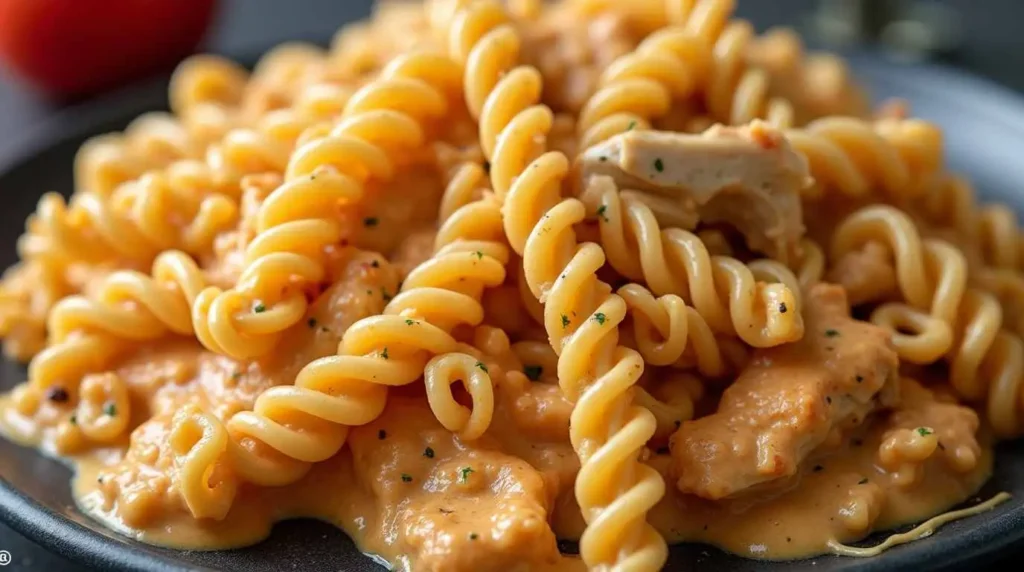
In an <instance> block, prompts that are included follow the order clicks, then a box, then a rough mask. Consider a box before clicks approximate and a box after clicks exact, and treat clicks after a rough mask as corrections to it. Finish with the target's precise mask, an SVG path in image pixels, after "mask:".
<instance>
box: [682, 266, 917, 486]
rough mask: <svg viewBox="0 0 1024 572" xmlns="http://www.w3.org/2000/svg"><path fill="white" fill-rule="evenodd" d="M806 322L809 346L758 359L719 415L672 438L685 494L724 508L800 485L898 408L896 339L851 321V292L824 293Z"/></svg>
mask: <svg viewBox="0 0 1024 572" xmlns="http://www.w3.org/2000/svg"><path fill="white" fill-rule="evenodd" d="M806 320H807V322H806V323H807V331H806V334H805V335H804V337H803V339H802V340H801V341H799V342H796V343H793V344H786V345H784V346H780V347H777V348H772V349H768V350H762V351H760V352H758V353H757V354H755V356H754V359H753V360H752V361H751V362H750V364H749V365H748V366H747V368H746V369H745V370H744V371H743V372H742V373H741V374H740V376H739V378H738V379H737V380H736V382H735V383H734V384H733V385H731V386H730V387H729V388H728V389H726V390H725V393H724V394H723V395H722V400H721V402H720V403H719V406H718V412H717V413H715V414H713V415H709V416H707V417H704V418H701V419H698V420H696V421H688V422H684V423H683V424H682V426H681V427H680V429H679V431H677V432H676V434H675V435H674V436H673V439H672V447H671V449H672V457H673V465H674V471H675V475H676V476H677V477H678V486H679V489H680V490H681V491H683V492H685V493H691V494H695V495H698V496H701V497H704V498H707V499H721V498H725V497H731V496H736V495H737V494H739V493H742V492H744V491H747V490H749V489H751V488H752V487H755V486H756V485H762V484H765V483H769V482H771V481H776V480H778V479H782V478H785V477H789V476H792V475H794V474H796V472H797V467H798V466H799V465H800V463H801V462H802V461H803V460H804V459H805V458H806V457H807V456H808V455H809V454H810V453H811V452H812V451H814V449H815V448H816V447H818V446H819V445H821V444H823V443H824V442H825V441H826V440H827V439H828V438H829V436H830V435H832V434H833V433H834V432H836V431H839V432H842V431H847V430H850V429H852V428H854V427H856V426H858V425H860V424H861V423H863V421H864V419H865V418H866V417H867V416H868V414H869V413H871V412H872V411H874V410H875V409H876V408H878V407H880V406H884V407H889V406H892V405H894V404H895V402H896V400H897V397H898V395H897V388H898V384H896V379H897V377H898V368H899V360H898V358H897V356H896V352H895V351H894V350H893V348H892V346H891V343H890V335H889V333H888V332H886V331H885V330H883V329H882V328H879V327H877V326H874V325H872V324H869V323H867V322H861V321H857V320H854V319H852V318H850V316H849V307H848V305H847V301H846V294H845V292H844V291H843V289H842V288H840V287H838V286H834V285H829V284H819V285H817V286H815V287H814V288H813V289H812V290H811V292H810V293H809V296H808V300H807V315H806Z"/></svg>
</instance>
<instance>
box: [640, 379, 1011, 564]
mask: <svg viewBox="0 0 1024 572" xmlns="http://www.w3.org/2000/svg"><path fill="white" fill-rule="evenodd" d="M910 383H913V382H910ZM917 391H920V392H922V393H926V390H923V389H921V388H919V387H918V388H914V392H915V393H916V392H917ZM909 399H911V400H914V401H911V405H910V407H913V409H912V411H914V415H913V416H912V420H908V419H907V417H909V416H908V415H903V413H904V412H903V411H897V412H895V413H891V414H885V415H879V416H876V417H873V418H871V419H870V420H869V421H868V423H867V425H866V426H865V427H863V428H862V429H861V430H859V431H857V432H854V433H852V434H850V435H849V436H847V437H845V438H844V439H843V440H842V441H841V442H840V443H839V444H837V445H833V446H831V447H826V449H825V450H822V451H819V452H818V453H816V454H815V455H813V456H811V457H810V458H809V459H808V461H807V462H806V463H804V464H803V466H802V467H801V471H800V473H798V474H797V475H796V476H795V477H793V478H792V479H790V480H789V481H788V482H787V483H786V488H784V489H782V490H781V491H779V490H772V491H767V492H764V493H760V494H759V493H753V494H751V495H749V496H743V497H739V498H735V499H726V500H720V501H707V500H704V499H700V498H697V497H695V496H690V495H682V494H670V495H669V496H668V497H666V499H665V500H664V501H663V502H662V503H661V504H660V505H659V506H658V507H657V509H656V510H655V512H654V513H653V514H652V517H651V518H652V520H653V522H655V523H657V526H658V527H659V529H660V530H662V532H663V533H664V534H666V537H667V538H669V539H671V540H673V541H699V542H706V543H708V544H713V545H715V546H718V547H720V548H722V549H724V550H726V551H728V552H732V553H734V554H738V555H740V556H744V557H747V558H758V559H769V560H787V559H793V558H802V557H807V556H812V555H816V554H822V553H827V552H830V547H829V545H830V543H832V542H835V541H838V542H842V543H847V544H848V543H851V542H856V541H858V540H860V539H862V538H864V537H866V536H867V535H868V534H870V533H871V532H874V531H882V530H889V529H892V528H895V527H898V526H901V525H905V524H909V523H915V522H919V521H922V520H925V519H928V518H929V517H931V516H933V515H936V514H938V513H941V512H943V511H946V510H949V509H951V508H952V507H954V506H956V505H957V504H959V503H961V502H964V501H965V500H966V499H968V498H970V497H971V496H973V495H974V494H976V493H977V491H978V490H979V489H980V488H981V486H982V485H983V484H984V483H985V481H986V480H987V479H988V477H989V475H990V474H991V470H992V461H993V457H992V448H991V443H990V440H988V439H987V437H985V438H982V439H981V442H980V443H973V436H971V435H972V433H971V430H970V425H969V422H968V423H967V424H964V423H962V422H956V423H954V424H952V426H949V425H943V424H944V423H948V422H950V421H951V420H955V417H956V416H959V415H966V416H970V415H971V413H968V412H970V410H968V409H966V408H963V407H960V406H955V405H948V404H943V403H940V402H937V401H934V400H933V399H932V398H931V397H929V396H925V395H914V396H911V397H910V398H909ZM950 408H955V410H952V411H951V410H950ZM918 427H921V428H926V427H927V428H928V429H927V430H929V431H932V430H934V431H935V435H933V436H929V438H933V437H935V436H940V438H938V439H933V441H934V442H932V443H930V444H928V445H926V446H925V449H927V454H926V455H923V456H924V458H923V459H921V460H919V461H908V462H906V463H901V464H900V465H897V466H890V467H886V466H885V459H886V455H885V453H884V449H885V447H884V446H883V444H885V443H887V441H888V442H889V446H890V447H891V446H892V441H893V440H897V441H898V440H899V439H900V438H901V435H899V434H898V432H899V431H906V432H910V433H915V434H916V431H917V430H918ZM940 428H943V429H940ZM894 433H897V434H896V435H894ZM902 437H903V438H905V437H906V436H902ZM918 437H921V436H920V435H918ZM911 438H913V437H911ZM921 440H924V439H923V438H922V439H921ZM939 443H942V447H939ZM947 443H948V444H947ZM914 445H917V444H916V443H915V444H914ZM668 463H669V459H668V457H667V456H658V457H655V458H654V459H653V460H652V464H654V465H655V466H657V467H659V468H661V467H667V465H668ZM665 472H668V471H667V468H666V469H665Z"/></svg>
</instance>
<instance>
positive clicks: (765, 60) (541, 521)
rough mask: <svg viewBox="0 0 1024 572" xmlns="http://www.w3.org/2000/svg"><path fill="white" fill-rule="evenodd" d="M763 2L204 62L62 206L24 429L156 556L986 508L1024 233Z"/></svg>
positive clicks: (434, 1) (635, 544)
mask: <svg viewBox="0 0 1024 572" xmlns="http://www.w3.org/2000/svg"><path fill="white" fill-rule="evenodd" d="M736 4H737V3H736V2H735V0H632V1H629V2H621V1H615V0H561V1H560V2H555V3H545V2H543V1H542V0H423V1H422V2H419V3H416V2H412V3H410V2H390V1H388V2H382V3H380V4H379V5H378V6H377V7H376V8H375V9H374V12H373V15H372V16H371V18H370V19H369V20H368V21H363V22H356V23H353V24H350V25H346V26H344V28H343V29H341V30H340V31H339V32H338V33H337V34H336V35H335V37H334V39H333V41H332V43H331V46H330V47H329V48H328V49H326V50H325V49H322V48H320V47H316V46H312V45H309V44H304V43H289V44H284V45H281V46H279V47H278V48H275V49H273V50H271V51H270V52H269V53H268V54H267V55H266V56H264V57H263V58H262V59H261V60H259V62H258V63H257V64H256V66H255V68H254V69H253V70H252V71H251V73H250V72H247V71H245V70H244V69H243V68H242V67H239V66H237V65H235V64H232V63H231V62H228V61H227V60H222V59H221V58H218V57H215V56H198V57H196V58H192V59H190V60H188V61H186V62H185V63H184V64H182V66H181V67H179V69H178V70H176V72H175V74H174V77H173V80H172V84H171V87H170V98H171V107H172V110H173V112H172V113H150V114H145V115H143V116H142V117H140V118H139V119H137V120H136V121H134V122H133V123H131V124H129V125H128V127H126V128H125V129H124V130H123V131H122V132H119V133H111V134H107V135H103V136H100V137H97V138H94V139H92V140H90V141H89V142H88V143H86V144H85V145H84V146H83V147H82V148H81V151H80V153H79V154H78V155H77V156H76V160H75V179H76V181H75V188H73V189H70V190H71V193H70V194H65V195H64V196H60V195H56V194H48V195H45V196H44V197H43V198H42V200H41V201H40V202H39V205H38V207H37V210H36V212H35V213H34V214H33V215H32V216H30V217H29V220H28V222H27V224H26V229H25V233H24V235H23V237H22V238H21V240H20V242H19V244H18V249H19V254H20V255H21V258H22V260H21V261H20V263H19V264H18V265H15V266H14V267H12V268H10V269H8V271H7V272H6V273H5V274H4V277H3V279H2V280H0V336H3V337H4V338H5V339H4V343H5V352H6V353H8V354H13V355H17V356H19V357H22V358H25V359H27V358H29V357H32V356H34V359H32V360H31V363H30V365H29V371H28V377H27V381H25V382H24V383H22V384H20V385H19V386H17V387H16V388H14V389H13V391H11V392H10V393H9V394H7V395H0V433H2V434H3V435H4V436H5V437H9V438H10V439H12V441H17V442H20V443H24V444H31V445H35V446H38V447H39V448H41V449H43V450H45V451H47V452H52V453H56V454H59V455H61V456H64V457H67V458H68V459H69V460H71V461H73V462H74V463H75V472H76V475H77V479H76V482H75V487H74V493H75V495H76V501H78V506H79V508H80V509H81V510H82V511H83V512H85V513H87V514H88V515H90V516H92V517H95V518H96V519H97V520H100V521H102V522H103V523H104V524H108V525H110V526H111V528H114V529H116V530H119V531H122V532H126V533H130V534H132V535H134V536H136V537H137V538H141V539H143V540H144V541H146V542H151V543H153V544H158V545H164V544H166V545H168V546H176V547H178V548H184V549H193V548H197V549H198V548H207V549H226V548H235V547H241V546H243V545H246V544H250V543H253V542H258V541H259V540H260V539H261V538H263V537H265V535H266V534H267V533H268V531H269V530H270V529H271V527H272V525H273V523H274V522H275V521H276V520H277V519H281V518H287V517H292V516H295V517H301V516H313V517H321V518H324V517H330V518H332V519H333V520H334V521H336V522H337V523H338V524H339V526H341V527H343V528H345V530H346V532H348V533H349V534H350V535H351V536H352V537H353V539H354V540H355V541H356V542H357V543H358V545H359V548H360V549H361V550H364V551H365V552H367V553H373V554H376V555H379V557H380V558H381V559H384V560H386V561H387V562H388V563H389V564H391V565H393V566H395V567H403V566H404V567H410V566H411V567H414V568H423V569H431V570H449V569H451V570H479V569H492V568H493V569H504V568H509V569H512V568H524V567H525V568H530V569H533V568H537V569H542V568H543V569H549V568H554V567H558V566H560V565H567V566H570V567H571V565H572V563H571V562H570V560H572V559H574V557H572V556H569V555H565V554H562V553H563V552H564V551H565V548H564V547H563V546H562V545H561V544H560V542H559V539H562V538H564V539H565V540H569V541H572V540H574V539H578V540H579V543H578V546H579V554H580V558H579V561H577V562H576V564H580V565H582V566H585V567H587V568H588V569H593V570H612V569H614V570H629V571H633V570H638V571H642V570H659V569H662V568H664V567H665V566H666V564H667V557H668V544H669V543H675V542H693V541H698V542H707V543H711V544H714V545H716V546H719V547H721V548H722V549H723V550H726V551H729V552H735V553H744V551H745V550H748V549H749V547H750V546H751V545H752V543H754V544H756V545H757V546H758V547H759V548H758V550H757V554H756V555H754V556H756V557H763V558H767V559H785V558H789V557H803V556H812V555H814V554H819V553H828V552H829V551H832V552H834V553H836V554H853V555H857V556H860V555H867V554H868V553H869V552H872V551H873V550H874V549H853V548H850V547H849V546H848V544H849V543H852V542H857V541H858V539H860V538H863V537H865V536H866V535H868V534H870V533H872V532H874V531H877V530H878V529H881V528H883V527H885V526H886V525H887V523H890V522H894V521H896V520H902V519H903V518H904V517H907V518H906V519H907V520H910V519H911V518H917V517H918V516H921V515H922V514H923V513H924V512H927V513H928V514H934V513H935V512H938V511H940V510H942V509H943V508H944V507H946V506H948V505H949V504H951V503H954V502H960V501H964V500H965V499H967V498H968V497H969V496H970V495H972V494H974V491H977V490H979V487H982V486H983V484H984V482H985V479H987V478H988V477H989V471H990V468H991V463H990V461H991V459H992V453H993V449H992V442H991V439H989V438H988V437H989V435H988V434H987V433H994V435H995V436H996V437H998V438H1009V437H1014V436H1017V435H1020V434H1024V387H1022V386H1024V341H1022V340H1024V335H1022V334H1024V254H1021V252H1022V248H1024V239H1022V238H1021V232H1020V228H1019V223H1018V222H1017V220H1016V217H1015V216H1014V215H1013V213H1012V211H1011V210H1010V209H1009V208H1007V207H1003V206H1002V205H999V204H995V203H992V204H987V203H984V202H982V201H980V200H978V199H977V198H976V197H975V196H974V191H973V189H972V188H971V186H970V184H969V183H968V182H967V181H966V180H963V178H961V177H960V176H959V175H957V174H954V173H952V172H950V171H948V170H947V169H948V167H947V166H946V164H945V162H944V157H943V154H944V143H943V134H942V132H941V130H940V129H939V128H938V127H937V126H936V125H934V124H932V123H930V122H928V121H925V120H921V119H913V118H911V117H910V108H909V104H903V103H900V102H895V103H891V104H885V105H883V106H882V107H881V108H880V109H878V110H877V111H876V112H874V113H871V112H869V111H868V110H867V108H862V106H861V105H860V104H863V97H862V95H863V94H862V92H861V91H860V90H859V89H857V86H855V85H850V84H849V82H850V81H851V80H850V76H849V70H848V69H847V67H846V66H845V64H844V63H843V62H842V61H841V60H838V59H831V58H830V57H829V56H821V55H817V54H805V53H804V50H803V47H802V46H801V45H800V43H799V41H798V40H796V39H795V37H790V36H788V35H786V34H780V33H777V32H776V33H769V34H767V35H765V36H762V37H758V36H756V35H755V33H754V31H753V29H752V27H751V26H750V24H749V23H747V22H745V21H743V20H741V19H736V15H735V14H734V9H735V8H736ZM829 110H831V111H829ZM737 123H738V124H743V125H741V126H738V127H732V126H730V125H731V124H737ZM630 131H634V132H633V133H629V132H630ZM698 132H699V134H698ZM810 175H813V180H812V177H811V176H810ZM812 183H813V184H814V185H815V186H813V187H812V186H811V185H812ZM64 197H67V198H64ZM375 251H376V252H375ZM911 378H914V379H917V378H921V379H927V380H928V387H927V388H925V387H924V386H923V385H920V384H918V383H917V382H916V381H914V380H913V379H911ZM980 418H984V420H985V424H986V425H987V426H988V427H990V428H991V431H987V430H986V429H988V427H985V428H983V427H982V424H981V419H980ZM862 445H866V446H862ZM826 465H827V468H826ZM569 495H572V496H569ZM826 497H827V498H828V499H832V500H834V501H835V502H825V503H817V502H815V503H811V504H807V503H806V502H805V501H806V499H808V498H811V499H819V498H826ZM751 499H755V500H756V502H753V503H751V502H747V501H749V500H751ZM1004 499H1005V497H1004V496H999V497H997V498H996V499H995V500H994V501H993V502H991V503H982V504H981V505H979V507H982V508H986V507H987V508H990V507H991V506H994V504H995V503H996V502H999V501H1001V500H1004ZM911 501H912V502H911ZM812 505H813V506H812ZM794 509H796V510H794ZM890 509H891V510H890ZM975 509H977V510H979V511H980V510H981V509H980V508H978V507H975ZM975 509H971V510H975ZM965 514H967V513H966V512H964V511H955V512H952V513H947V514H946V515H942V516H939V517H935V518H933V519H932V520H930V521H928V522H926V523H925V524H924V525H922V526H923V527H924V528H921V530H926V529H927V527H928V526H932V523H938V522H943V521H944V520H943V519H952V518H960V517H961V516H963V515H965ZM332 515H333V516H332ZM809 517H813V518H812V520H814V521H816V522H825V521H826V520H827V521H828V522H829V523H830V524H829V526H822V527H812V528H808V527H806V526H805V524H806V522H805V521H807V520H808V518H809ZM832 517H834V518H832ZM769 521H770V522H772V525H770V526H769V528H770V529H771V530H768V529H765V528H764V523H765V522H769ZM762 529H764V530H762ZM915 534H917V533H916V532H915ZM910 536H912V535H902V536H900V538H898V539H897V540H896V541H895V542H903V540H902V539H903V538H909V537H910ZM889 544H890V543H884V544H883V545H882V546H883V547H885V546H888V545H889Z"/></svg>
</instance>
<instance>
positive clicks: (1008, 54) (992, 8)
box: [0, 0, 1024, 572]
mask: <svg viewBox="0 0 1024 572" xmlns="http://www.w3.org/2000/svg"><path fill="white" fill-rule="evenodd" d="M926 1H927V0H926ZM739 3H740V14H741V15H742V16H744V17H747V18H750V19H751V20H752V21H753V22H754V23H755V24H756V25H757V26H758V28H759V29H764V28H766V27H768V26H776V25H794V24H799V23H801V22H804V21H806V17H807V15H808V13H809V11H810V10H811V8H812V7H813V6H814V0H771V1H765V0H740V2H739ZM945 3H946V4H948V5H950V6H951V7H953V8H954V9H956V10H958V14H959V16H960V18H959V22H960V25H961V26H962V30H963V34H964V37H965V41H964V45H963V46H962V48H961V49H960V50H959V51H958V52H957V53H955V54H954V55H952V56H951V57H948V58H946V60H945V61H946V63H948V64H950V65H954V66H956V67H960V68H963V69H966V70H968V71H970V72H972V73H975V74H979V75H982V76H986V77H988V78H990V79H992V80H994V81H996V82H998V83H1001V84H1003V85H1006V86H1008V87H1011V88H1013V89H1016V90H1018V91H1022V92H1024V38H1022V37H1021V34H1020V26H1019V22H1020V21H1021V16H1024V2H1022V1H1021V0H984V2H977V1H971V0H946V2H945ZM370 6H371V0H290V1H289V2H283V1H281V0H225V1H224V3H223V7H222V10H221V13H220V15H219V18H218V21H217V23H216V24H215V27H214V30H213V33H212V35H211V37H210V41H209V42H208V44H209V49H210V50H211V51H214V52H217V53H224V54H231V55H253V54H258V53H260V52H262V51H264V50H266V49H267V48H268V47H269V46H272V45H274V44H276V43H280V42H283V41H287V40H294V39H311V40H316V41H320V42H323V41H326V40H327V39H328V38H330V36H331V34H332V33H333V32H334V31H335V30H336V29H337V28H338V27H339V26H340V25H341V24H342V23H344V22H346V21H349V20H351V19H353V18H357V17H363V16H366V15H367V14H369V12H370ZM59 109H60V108H59V106H56V105H54V104H52V103H48V102H47V101H45V100H44V99H42V98H40V97H39V96H38V94H36V93H34V92H33V91H32V90H30V89H29V88H27V87H25V86H23V85H20V84H17V83H15V82H14V81H13V80H12V79H11V78H9V77H7V76H3V75H0V133H4V134H15V135H16V134H19V133H23V132H25V131H26V130H30V129H32V128H33V126H34V125H36V124H38V123H40V122H42V121H45V120H47V119H48V118H50V117H52V116H53V114H54V113H55V112H56V111H58V110H59ZM14 139H16V137H5V138H4V139H3V140H0V155H2V154H3V153H5V152H7V151H8V147H7V145H10V144H11V141H13V140H14ZM0 550H6V551H7V552H9V553H10V555H11V561H10V564H9V565H8V566H6V567H5V568H4V570H17V571H40V570H61V571H66V572H86V571H87V570H88V569H87V568H84V567H82V566H79V565H76V564H75V563H72V562H69V561H68V560H66V559H64V558H62V557H60V556H58V555H56V554H52V553H50V552H48V551H46V550H45V549H43V548H41V547H39V546H37V545H35V544H34V543H32V542H31V541H29V540H28V539H26V538H24V537H22V536H21V535H19V534H18V533H16V532H14V531H13V530H11V529H10V528H7V527H6V526H4V525H3V524H0ZM0 562H2V558H0Z"/></svg>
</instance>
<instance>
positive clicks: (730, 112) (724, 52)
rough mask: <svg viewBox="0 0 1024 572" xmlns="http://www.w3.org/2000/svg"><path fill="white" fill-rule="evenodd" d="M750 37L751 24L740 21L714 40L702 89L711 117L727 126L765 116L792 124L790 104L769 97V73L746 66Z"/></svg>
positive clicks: (779, 123) (780, 124)
mask: <svg viewBox="0 0 1024 572" xmlns="http://www.w3.org/2000/svg"><path fill="white" fill-rule="evenodd" d="M753 38H754V28H753V26H751V25H750V23H749V22H746V21H742V20H740V21H736V22H732V23H730V24H729V25H728V26H726V28H725V30H724V31H723V32H722V34H721V35H720V36H719V37H718V38H717V39H716V40H715V43H714V48H713V49H712V65H711V77H710V79H709V81H708V87H707V91H706V92H705V104H706V105H707V108H708V112H709V114H710V116H711V118H712V119H714V120H716V121H720V122H723V123H727V124H729V125H741V124H745V123H749V122H750V121H753V120H754V119H767V121H768V122H769V123H771V124H772V125H774V126H776V127H780V128H786V127H792V126H793V124H794V122H795V118H794V114H795V112H794V110H793V105H792V104H791V103H790V102H789V101H787V100H785V99H782V98H780V97H772V96H771V94H770V88H771V78H770V77H769V75H768V72H766V71H765V70H761V69H757V68H754V67H751V66H749V65H748V62H747V51H748V50H749V47H750V43H751V41H752V40H753Z"/></svg>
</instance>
